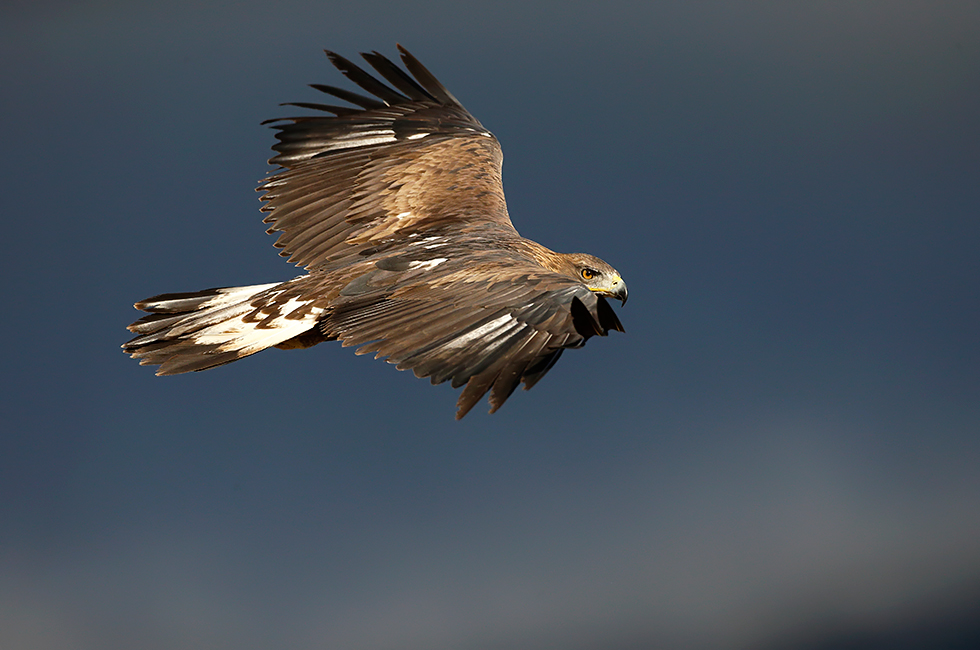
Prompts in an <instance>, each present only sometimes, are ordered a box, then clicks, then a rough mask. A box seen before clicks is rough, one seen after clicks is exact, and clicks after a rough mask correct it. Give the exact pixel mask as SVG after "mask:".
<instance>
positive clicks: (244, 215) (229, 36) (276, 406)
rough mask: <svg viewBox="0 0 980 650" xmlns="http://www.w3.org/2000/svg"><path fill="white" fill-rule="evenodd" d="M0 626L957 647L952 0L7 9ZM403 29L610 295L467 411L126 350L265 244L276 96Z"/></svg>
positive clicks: (972, 159) (958, 191)
mask: <svg viewBox="0 0 980 650" xmlns="http://www.w3.org/2000/svg"><path fill="white" fill-rule="evenodd" d="M0 31H2V39H0V57H2V61H3V62H4V64H3V66H2V69H0V83H2V92H0V117H2V125H3V126H2V129H3V150H4V156H3V162H2V163H0V165H2V178H3V212H4V216H5V218H6V223H7V226H6V228H5V232H4V235H3V237H4V247H3V250H4V255H3V258H2V264H3V279H4V284H3V286H4V295H3V318H2V323H0V327H2V328H3V336H2V340H3V346H4V350H3V375H4V380H3V385H4V387H3V398H2V399H3V405H2V406H3V433H2V439H0V646H2V647H3V648H5V649H10V650H14V649H16V650H20V649H26V648H42V647H43V648H72V649H75V648H86V649H87V648H92V649H100V650H102V649H106V648H136V647H138V648H145V649H151V650H152V649H157V648H159V649H170V648H190V647H193V648H234V649H236V650H250V649H253V648H254V649H259V648H297V649H306V648H345V649H358V650H361V649H363V650H386V649H399V650H405V649H433V648H454V649H459V648H522V649H530V650H536V649H545V648H549V649H550V648H555V649H559V648H560V649H570V650H577V649H582V650H584V649H587V648H609V649H613V650H616V649H618V648H623V649H626V648H630V649H638V648H651V647H664V648H800V647H806V648H831V647H843V645H844V644H847V643H850V644H851V645H850V646H848V647H856V648H879V647H880V648H885V647H916V646H917V645H920V644H921V643H922V642H923V641H924V640H927V641H928V642H927V643H926V645H928V646H930V647H934V648H943V647H946V648H953V647H964V648H965V647H980V646H978V645H977V643H978V640H980V625H978V624H977V623H976V621H977V620H978V616H980V470H978V467H980V435H978V432H980V345H978V333H980V117H978V116H980V39H978V37H977V34H978V33H980V5H978V4H977V3H975V2H961V3H958V2H946V3H932V2H925V1H923V2H910V1H899V0H889V1H888V2H863V3H803V2H798V3H787V2H768V3H743V2H728V3H716V2H683V3H681V2H678V3H647V2H635V3H627V2H617V1H615V0H608V1H604V2H598V3H597V2H595V1H594V0H589V1H588V2H538V3H535V2H470V1H453V2H429V3H425V2H417V3H403V4H396V3H378V2H347V3H328V2H247V3H240V4H239V3H231V2H227V3H226V2H208V3H198V2H189V1H188V2H169V3H156V2H122V1H115V2H110V1H105V2H33V3H26V2H24V3H16V2H15V3H12V4H11V3H4V8H3V9H2V10H0ZM395 42H401V43H402V44H404V45H406V46H407V47H408V48H409V49H411V50H412V51H413V52H414V53H415V54H416V55H417V56H418V57H419V58H420V59H421V60H422V61H423V62H424V63H425V64H426V65H427V66H428V67H429V68H431V69H432V70H433V71H434V72H435V73H436V75H437V76H438V77H439V78H440V79H441V80H442V81H444V82H445V83H446V84H447V86H449V87H450V88H451V89H452V91H453V92H454V93H455V94H456V95H457V96H458V97H459V98H460V99H461V100H462V101H463V103H464V104H465V105H466V106H467V107H468V108H469V109H470V110H471V111H472V112H473V113H475V114H476V115H477V117H479V118H480V119H481V120H482V121H483V123H484V124H485V125H486V126H487V127H488V128H490V129H491V130H492V131H494V133H495V134H496V135H497V136H498V138H499V139H500V141H501V142H502V143H503V147H504V151H505V155H506V164H505V168H504V171H505V184H506V189H507V195H508V199H509V202H510V208H511V215H512V217H513V220H514V222H515V224H516V225H517V227H518V229H519V230H520V231H521V233H522V234H524V235H525V236H528V237H531V238H533V239H536V240H538V241H540V242H542V243H544V244H545V245H548V246H550V247H552V248H554V249H556V250H563V251H574V250H587V251H589V252H592V253H595V254H597V255H599V256H601V257H603V258H605V259H606V260H608V261H610V262H611V263H612V264H614V265H615V266H616V267H617V268H618V269H620V271H622V273H623V274H624V276H625V277H626V279H627V281H628V282H629V286H630V291H631V296H632V299H631V301H630V303H629V305H628V306H627V307H626V308H625V309H622V310H620V314H621V316H622V320H623V321H624V323H625V324H626V327H627V330H628V333H627V334H626V335H615V334H614V335H613V336H610V337H609V338H608V339H595V340H592V341H591V342H590V343H589V345H588V347H587V348H586V349H585V350H582V351H576V352H572V353H569V354H567V355H566V356H565V357H564V358H563V359H562V361H561V363H560V364H559V365H558V366H557V368H556V369H555V370H554V371H553V372H552V374H551V375H549V376H548V377H547V378H546V379H545V380H544V381H543V382H542V383H541V384H540V385H539V386H537V387H536V388H535V389H534V390H533V391H531V392H530V393H524V392H518V393H517V394H515V395H514V396H513V397H512V398H511V400H510V401H509V402H508V403H507V404H506V406H505V407H504V408H503V409H502V410H501V411H500V412H499V413H497V414H496V415H494V416H487V415H486V414H485V410H486V406H485V405H482V404H481V405H480V406H479V407H478V408H476V409H474V411H473V412H472V413H471V414H470V415H469V416H468V417H467V418H466V419H465V420H464V421H463V422H461V423H456V422H454V421H453V418H452V416H453V411H454V406H453V403H454V400H455V396H456V394H455V393H454V392H453V391H452V390H450V389H449V388H448V387H446V386H440V387H438V388H433V387H431V386H429V385H428V383H427V382H425V381H420V380H416V379H414V378H413V377H412V376H410V375H408V374H405V373H398V372H395V371H394V370H393V369H392V368H391V367H389V366H386V365H385V364H382V363H380V362H375V361H371V360H369V359H368V358H366V357H365V358H362V357H355V356H354V355H353V354H352V353H351V351H350V350H345V349H342V348H340V347H339V346H337V345H322V346H319V347H317V348H315V349H313V350H308V351H304V352H282V351H277V350H273V351H269V352H266V353H263V354H261V355H258V356H255V357H252V358H249V359H247V360H245V361H242V362H239V363H236V364H233V365H231V366H226V367H223V368H220V369H217V370H214V371H210V372H207V373H200V374H194V375H185V376H180V377H170V378H157V377H154V376H153V373H152V372H151V370H149V369H147V368H141V367H139V366H138V365H137V364H136V363H135V362H133V361H131V360H130V359H128V358H127V357H125V356H124V355H123V354H122V353H121V352H120V351H119V349H118V346H119V344H120V343H122V342H123V341H124V340H126V339H127V338H128V336H127V334H128V333H127V332H126V331H125V330H124V326H125V325H126V324H128V323H129V322H131V321H132V320H133V319H134V318H135V317H136V316H137V314H136V312H135V311H134V310H133V309H132V307H131V304H132V303H133V302H134V301H135V300H137V299H140V298H145V297H147V296H149V295H153V294H156V293H160V292H166V291H187V290H195V289H200V288H205V287H210V286H222V285H241V284H249V283H264V282H270V281H275V280H282V279H288V278H290V277H292V276H293V275H294V274H295V273H296V271H295V270H294V269H291V268H290V267H288V266H287V265H286V264H285V263H284V261H283V260H281V259H280V258H278V257H277V256H276V254H275V251H274V250H273V248H272V245H271V244H272V239H271V238H270V237H268V236H266V235H264V234H263V231H264V227H263V226H262V224H261V223H260V219H261V215H260V214H259V212H258V207H259V203H258V200H257V196H258V195H257V194H255V193H254V192H253V187H254V186H255V184H256V181H258V180H259V179H261V178H262V177H263V176H264V174H265V173H266V171H267V170H268V169H269V168H268V166H267V165H266V163H265V160H266V159H267V158H268V156H269V153H270V152H269V146H270V145H271V143H272V141H273V138H272V133H271V132H270V131H269V130H268V129H266V128H264V127H260V126H259V122H260V121H261V120H263V119H265V118H269V117H274V116H281V115H284V114H287V113H289V112H291V111H293V110H294V109H288V108H287V109H281V108H279V107H278V106H277V104H278V102H283V101H303V100H306V101H315V100H316V93H315V92H314V91H312V90H310V89H308V88H306V87H305V86H304V84H306V83H310V82H321V83H337V82H338V81H340V78H339V76H338V75H337V74H335V73H334V72H333V71H332V69H331V68H330V67H329V66H328V64H327V61H326V59H325V57H324V56H323V54H322V53H321V51H320V49H321V48H323V47H329V48H331V49H336V50H338V51H340V52H342V53H345V54H347V55H353V54H354V53H356V52H358V51H361V50H370V49H379V50H381V51H383V52H385V53H388V54H389V55H391V54H394V43H395Z"/></svg>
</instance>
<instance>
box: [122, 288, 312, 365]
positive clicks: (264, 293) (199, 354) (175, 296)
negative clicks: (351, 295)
mask: <svg viewBox="0 0 980 650" xmlns="http://www.w3.org/2000/svg"><path fill="white" fill-rule="evenodd" d="M292 282H295V281H291V282H283V283H281V284H280V283H273V284H258V285H253V286H250V287H225V288H221V289H206V290H204V291H197V292H194V293H167V294H163V295H159V296H154V297H152V298H147V299H146V300H142V301H140V302H138V303H136V305H135V307H136V308H137V309H142V310H143V311H146V312H149V314H148V315H146V316H144V317H143V318H141V319H139V320H138V321H136V322H135V323H133V324H132V325H130V326H129V328H128V329H129V331H131V332H134V333H136V334H137V335H138V336H136V338H134V339H133V340H131V341H129V342H128V343H125V344H124V345H123V346H122V349H123V351H124V352H126V353H128V354H129V355H131V356H132V357H133V358H134V359H139V360H140V365H159V366H160V368H159V369H158V370H157V374H158V375H176V374H180V373H182V372H191V371H193V370H207V369H208V368H213V367H215V366H220V365H222V364H225V363H231V362H232V361H237V360H238V359H241V358H242V357H247V356H248V355H250V354H255V353H256V352H260V351H262V350H264V349H266V348H269V347H272V346H275V345H280V344H282V345H280V347H309V345H314V344H316V343H319V342H320V341H322V340H326V339H325V338H324V337H323V336H322V335H320V334H319V332H318V330H316V321H317V318H318V317H319V315H320V314H321V313H323V309H320V308H318V307H313V306H312V305H311V304H310V302H309V301H303V300H300V299H297V298H296V297H290V296H289V295H284V294H286V292H287V290H289V289H290V288H291V284H292ZM290 293H292V292H290Z"/></svg>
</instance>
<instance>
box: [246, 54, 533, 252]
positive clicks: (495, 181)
mask: <svg viewBox="0 0 980 650" xmlns="http://www.w3.org/2000/svg"><path fill="white" fill-rule="evenodd" d="M399 51H400V52H401V57H402V61H403V63H404V64H405V67H406V68H407V70H408V72H405V71H404V70H402V69H401V68H399V67H398V66H397V65H395V64H394V63H392V62H391V61H389V60H388V59H386V58H385V57H383V56H382V55H380V54H378V53H377V52H374V53H371V54H364V55H362V56H364V58H365V60H367V62H368V63H369V64H370V65H371V66H372V67H373V68H374V70H375V71H377V73H378V74H379V75H380V76H381V77H382V78H383V79H384V80H385V81H387V82H389V83H390V84H391V85H392V86H394V88H392V87H390V86H388V85H387V84H385V83H384V82H382V81H380V80H378V79H377V78H375V77H373V76H372V75H370V74H368V73H367V72H365V71H364V70H362V69H361V68H359V67H358V66H356V65H354V64H353V63H352V62H350V61H348V60H347V59H345V58H343V57H341V56H339V55H337V54H334V53H333V52H327V56H328V57H329V58H330V61H331V62H332V63H333V64H334V65H335V66H336V67H337V68H338V69H339V70H341V72H343V73H344V74H345V75H346V76H347V77H348V78H349V79H350V80H352V81H353V82H354V83H356V84H357V85H358V86H360V87H361V88H362V89H363V90H365V91H367V92H368V93H370V94H371V95H372V97H368V96H365V95H361V94H358V93H354V92H351V91H349V90H344V89H341V88H336V87H333V86H325V85H319V84H317V85H314V86H313V87H314V88H316V89H318V90H320V91H322V92H324V93H327V94H329V95H332V96H334V97H336V98H339V99H342V100H344V101H346V102H350V103H352V104H354V105H355V107H354V108H352V107H344V106H334V105H328V104H314V103H296V104H293V105H296V106H300V107H303V108H309V109H314V110H317V111H322V112H326V113H331V114H332V115H315V116H308V117H292V118H281V119H279V120H272V122H274V128H275V129H277V130H278V133H277V138H278V139H279V143H278V144H276V145H275V146H274V147H273V149H274V150H275V151H276V152H278V155H276V156H275V157H273V158H272V159H270V161H269V162H270V163H272V164H278V165H281V166H282V167H283V168H284V170H283V171H281V172H279V173H277V174H275V175H274V176H272V177H270V178H269V179H268V180H266V181H265V182H263V183H262V184H261V185H260V186H259V188H258V189H259V190H260V191H264V192H265V194H264V196H263V197H262V198H263V200H264V201H266V202H267V204H266V205H265V206H264V207H263V210H264V211H266V212H269V214H268V216H267V217H266V218H265V222H266V223H269V224H270V228H269V232H270V233H274V232H278V233H280V235H279V238H278V239H277V241H276V244H275V245H276V246H277V247H278V248H281V249H282V251H281V252H280V255H283V256H286V257H289V261H290V262H293V263H294V264H296V265H299V266H304V267H306V268H308V269H316V268H330V267H334V268H336V266H339V265H343V264H346V263H349V261H351V260H352V259H356V258H357V256H358V254H360V253H362V252H363V251H364V250H365V249H370V248H373V247H376V246H378V245H382V244H385V245H387V244H391V243H393V242H398V241H402V240H406V239H408V238H410V237H417V236H419V235H421V234H424V233H426V232H428V231H431V230H433V229H444V228H446V227H452V228H453V229H454V230H455V231H456V232H460V233H464V232H465V231H466V230H467V229H469V228H472V227H487V226H492V227H494V228H495V229H498V230H500V231H503V232H506V233H508V234H510V235H513V236H516V235H517V233H516V231H515V230H514V227H513V225H512V224H511V222H510V218H509V217H508V215H507V206H506V203H505V201H504V193H503V185H502V183H501V176H500V173H501V163H502V159H503V158H502V154H501V151H500V145H499V143H498V142H497V140H496V138H494V137H493V135H492V134H491V133H490V132H489V131H487V130H486V129H485V128H484V127H483V126H482V125H481V124H480V123H479V121H477V120H476V118H474V117H473V116H472V115H470V113H469V112H468V111H467V110H466V109H465V108H463V107H462V106H461V105H460V103H459V102H458V101H457V100H456V98H455V97H453V95H452V94H451V93H450V92H449V91H448V90H446V89H445V88H444V87H443V86H442V84H441V83H439V81H438V80H436V78H435V77H434V76H432V74H431V73H430V72H429V71H428V70H426V69H425V68H424V67H423V66H422V64H421V63H419V62H418V60H417V59H415V57H413V56H412V55H411V54H409V53H408V51H406V50H405V49H404V48H402V47H401V46H399ZM409 73H410V74H409Z"/></svg>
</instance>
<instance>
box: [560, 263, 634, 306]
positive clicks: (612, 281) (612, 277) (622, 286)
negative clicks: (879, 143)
mask: <svg viewBox="0 0 980 650" xmlns="http://www.w3.org/2000/svg"><path fill="white" fill-rule="evenodd" d="M565 259H566V261H567V263H568V266H569V268H568V270H567V272H569V273H572V274H574V276H575V278H576V279H577V280H578V281H579V282H581V283H582V284H584V285H585V286H586V287H588V288H589V291H593V292H595V293H597V294H599V295H600V296H606V297H607V298H616V299H617V300H620V301H622V303H623V304H624V305H625V304H626V298H627V295H628V294H627V291H626V282H624V281H623V278H622V276H620V275H619V271H617V270H616V269H614V268H613V267H611V266H609V265H608V264H606V263H605V262H603V261H602V260H600V259H599V258H598V257H596V256H595V255H589V254H588V253H571V254H569V255H566V256H565Z"/></svg>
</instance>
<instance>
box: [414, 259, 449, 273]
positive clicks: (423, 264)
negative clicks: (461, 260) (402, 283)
mask: <svg viewBox="0 0 980 650" xmlns="http://www.w3.org/2000/svg"><path fill="white" fill-rule="evenodd" d="M447 259H449V258H448V257H437V258H435V259H434V260H420V261H418V262H412V263H411V264H409V265H408V268H410V269H423V270H425V271H428V270H429V269H434V268H435V267H437V266H439V265H440V264H442V263H443V262H445V261H446V260H447Z"/></svg>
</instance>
